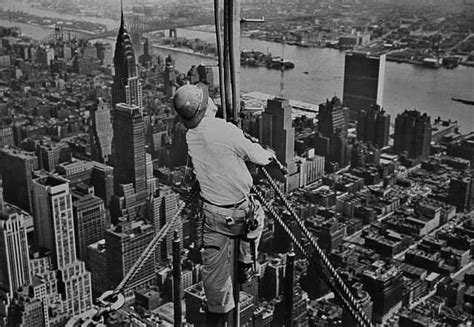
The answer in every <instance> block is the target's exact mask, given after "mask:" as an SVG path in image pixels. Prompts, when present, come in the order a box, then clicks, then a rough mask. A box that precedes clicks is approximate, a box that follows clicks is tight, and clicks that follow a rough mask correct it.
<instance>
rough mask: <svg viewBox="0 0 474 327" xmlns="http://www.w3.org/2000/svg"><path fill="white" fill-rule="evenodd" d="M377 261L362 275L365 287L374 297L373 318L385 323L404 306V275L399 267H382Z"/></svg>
mask: <svg viewBox="0 0 474 327" xmlns="http://www.w3.org/2000/svg"><path fill="white" fill-rule="evenodd" d="M379 263H380V262H375V263H373V264H372V266H370V267H369V268H367V269H366V270H365V271H364V272H363V273H362V276H361V282H362V284H363V285H364V289H365V290H366V291H367V292H368V293H369V295H370V297H371V298H372V300H373V302H374V304H373V311H372V320H373V321H374V322H375V323H380V324H382V325H383V324H384V323H385V322H386V321H387V318H389V317H390V316H391V315H392V314H393V313H394V312H396V311H397V310H398V309H399V308H400V307H401V306H402V297H403V277H402V274H401V273H400V271H399V270H398V268H396V267H394V266H392V267H390V268H388V269H386V268H385V267H380V265H379Z"/></svg>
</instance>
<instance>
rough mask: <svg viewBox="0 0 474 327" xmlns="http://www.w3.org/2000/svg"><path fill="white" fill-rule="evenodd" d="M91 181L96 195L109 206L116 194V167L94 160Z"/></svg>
mask: <svg viewBox="0 0 474 327" xmlns="http://www.w3.org/2000/svg"><path fill="white" fill-rule="evenodd" d="M91 183H92V185H93V186H94V193H95V195H97V196H98V197H99V198H101V199H102V200H104V204H105V206H106V207H108V206H109V204H110V199H111V198H112V195H113V194H114V168H113V167H111V166H107V165H104V164H101V163H98V162H94V168H92V174H91Z"/></svg>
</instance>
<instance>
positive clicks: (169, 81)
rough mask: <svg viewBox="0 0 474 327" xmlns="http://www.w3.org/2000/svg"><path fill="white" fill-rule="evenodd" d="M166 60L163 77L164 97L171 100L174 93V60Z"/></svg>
mask: <svg viewBox="0 0 474 327" xmlns="http://www.w3.org/2000/svg"><path fill="white" fill-rule="evenodd" d="M168 58H169V57H168ZM168 58H166V66H165V77H164V82H163V83H164V87H165V95H166V97H167V98H168V99H171V98H172V97H173V96H174V93H175V91H176V71H175V69H174V60H172V59H171V60H168Z"/></svg>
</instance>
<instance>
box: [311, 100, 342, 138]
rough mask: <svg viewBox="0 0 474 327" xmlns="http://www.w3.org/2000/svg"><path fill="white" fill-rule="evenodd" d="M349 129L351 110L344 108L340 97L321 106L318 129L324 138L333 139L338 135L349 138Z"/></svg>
mask: <svg viewBox="0 0 474 327" xmlns="http://www.w3.org/2000/svg"><path fill="white" fill-rule="evenodd" d="M348 127H349V109H348V108H347V107H343V106H342V103H341V100H340V99H339V98H338V97H333V98H332V99H331V101H329V100H326V103H321V104H320V105H319V113H318V129H319V132H320V133H321V134H322V135H323V136H325V137H331V136H332V135H333V134H336V133H337V134H341V135H343V136H345V137H347V129H348Z"/></svg>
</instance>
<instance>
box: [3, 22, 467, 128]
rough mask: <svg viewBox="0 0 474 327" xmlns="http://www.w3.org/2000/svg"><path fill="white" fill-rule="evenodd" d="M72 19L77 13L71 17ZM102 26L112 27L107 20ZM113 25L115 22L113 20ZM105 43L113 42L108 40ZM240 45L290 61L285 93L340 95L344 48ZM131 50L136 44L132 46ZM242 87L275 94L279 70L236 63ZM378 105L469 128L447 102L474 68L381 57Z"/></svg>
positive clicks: (179, 56) (32, 32) (463, 109)
mask: <svg viewBox="0 0 474 327" xmlns="http://www.w3.org/2000/svg"><path fill="white" fill-rule="evenodd" d="M75 18H76V19H79V18H80V17H77V16H75ZM107 23H108V24H107V25H110V26H112V25H113V24H111V22H107ZM117 24H118V22H117ZM0 25H4V26H5V25H9V26H12V25H20V26H21V28H22V30H23V32H24V34H26V35H29V36H32V37H34V38H43V37H44V36H45V35H47V34H49V33H51V30H50V29H43V28H40V27H36V26H35V27H32V26H29V25H26V24H17V23H12V22H5V21H0ZM177 34H178V36H182V37H186V38H200V39H202V40H206V41H209V42H213V41H214V33H210V32H203V31H197V30H188V29H178V31H177ZM110 42H113V41H111V40H110ZM241 48H242V49H250V50H258V51H262V52H271V53H272V54H273V55H279V56H281V55H283V56H284V58H285V59H288V60H291V61H293V62H294V63H295V65H296V67H295V69H292V70H288V71H286V72H285V75H284V89H283V95H284V96H285V97H288V98H291V99H295V100H299V101H304V102H309V103H316V104H318V103H321V102H323V101H325V99H326V98H330V97H332V96H334V95H337V96H338V97H342V85H343V74H344V53H343V52H341V51H339V50H335V49H326V48H323V49H320V48H302V47H296V46H291V45H283V44H280V43H275V42H266V41H260V40H255V39H250V38H246V37H243V38H242V39H241ZM153 51H154V53H156V54H159V55H162V56H166V55H168V54H169V53H171V54H172V56H173V57H174V58H175V59H176V68H177V69H178V70H180V71H187V70H188V69H189V68H190V66H191V65H193V64H194V65H196V64H199V63H201V62H202V63H211V64H212V63H213V64H215V63H216V61H215V60H213V59H205V58H202V57H200V56H196V55H193V54H186V53H181V52H176V51H173V50H164V49H159V48H154V49H153ZM136 52H137V53H140V52H141V49H140V48H139V47H136ZM240 80H241V88H242V91H244V92H245V91H261V92H264V93H268V94H275V95H277V94H280V71H278V70H269V69H266V68H263V67H261V68H248V67H242V68H241V77H240ZM384 83H385V90H384V100H383V104H382V105H383V107H384V108H385V110H386V111H387V112H388V113H390V114H391V115H392V123H394V119H395V116H396V115H397V114H398V113H400V112H402V111H403V110H404V109H413V108H416V109H418V110H419V111H422V112H427V113H428V114H429V115H430V116H431V117H432V120H433V119H435V118H436V117H438V116H439V117H441V118H443V119H451V120H456V121H458V123H459V125H460V128H461V131H462V132H469V131H474V106H468V105H465V104H462V103H458V102H453V101H452V100H451V97H458V98H465V99H474V68H469V67H464V66H459V67H457V68H455V69H451V70H448V69H430V68H425V67H422V66H416V65H411V64H405V63H394V62H387V64H386V72H385V81H384Z"/></svg>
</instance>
